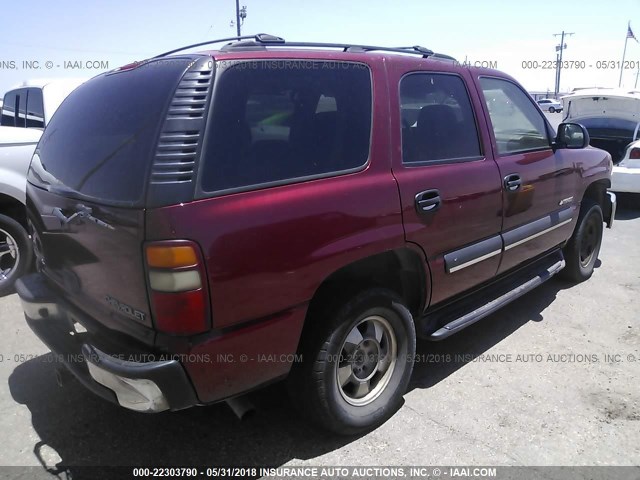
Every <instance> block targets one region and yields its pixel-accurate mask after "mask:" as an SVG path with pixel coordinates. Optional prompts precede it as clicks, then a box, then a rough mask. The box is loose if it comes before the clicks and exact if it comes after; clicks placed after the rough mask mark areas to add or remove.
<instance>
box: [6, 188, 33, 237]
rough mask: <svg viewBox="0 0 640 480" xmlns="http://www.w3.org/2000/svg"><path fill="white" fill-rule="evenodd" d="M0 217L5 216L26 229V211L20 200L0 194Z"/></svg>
mask: <svg viewBox="0 0 640 480" xmlns="http://www.w3.org/2000/svg"><path fill="white" fill-rule="evenodd" d="M0 215H6V216H7V217H10V218H13V219H14V220H15V221H17V222H18V223H20V225H22V227H23V228H24V229H25V230H26V229H27V209H26V207H25V205H24V203H22V202H21V201H20V200H18V199H17V198H15V197H12V196H10V195H7V194H5V193H0Z"/></svg>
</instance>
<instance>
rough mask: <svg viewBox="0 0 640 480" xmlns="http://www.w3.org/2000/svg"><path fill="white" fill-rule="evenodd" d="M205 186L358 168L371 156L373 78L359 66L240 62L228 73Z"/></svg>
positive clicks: (222, 81) (218, 98) (212, 130)
mask: <svg viewBox="0 0 640 480" xmlns="http://www.w3.org/2000/svg"><path fill="white" fill-rule="evenodd" d="M217 83H218V84H217V86H216V89H215V98H214V103H213V118H212V120H213V121H212V124H211V126H210V127H209V134H210V135H211V138H210V141H209V143H208V147H207V153H206V158H205V164H204V170H203V174H202V188H203V190H205V191H217V190H226V189H231V188H239V187H245V186H249V185H258V184H266V183H270V182H280V181H286V180H290V179H299V178H303V177H309V176H313V175H321V174H328V173H331V172H341V171H345V170H351V169H354V168H357V167H360V166H362V165H364V164H365V163H366V161H367V158H368V156H369V136H370V130H371V77H370V74H369V70H368V68H366V67H364V66H362V65H359V64H349V63H334V62H331V63H327V62H312V61H307V60H305V61H300V62H296V61H293V60H291V61H290V60H287V61H266V62H251V63H239V64H236V65H234V66H231V67H229V68H228V69H226V71H224V72H223V73H221V75H220V76H219V79H218V80H217Z"/></svg>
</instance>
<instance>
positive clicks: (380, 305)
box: [289, 289, 416, 435]
mask: <svg viewBox="0 0 640 480" xmlns="http://www.w3.org/2000/svg"><path fill="white" fill-rule="evenodd" d="M333 312H334V314H333V315H329V317H328V318H327V317H325V318H322V317H316V318H310V319H309V321H314V322H326V323H323V324H322V325H321V326H319V327H318V328H317V329H316V331H315V332H309V333H312V336H313V340H312V341H310V342H307V348H305V349H303V352H302V354H303V362H302V363H301V364H299V365H296V366H295V367H294V371H292V374H291V377H290V379H289V392H290V394H291V396H292V399H293V401H294V403H296V404H297V406H298V407H299V409H300V410H301V411H302V412H303V413H306V414H308V415H309V416H310V419H311V420H312V421H314V422H315V423H316V424H317V425H319V426H321V427H323V428H326V429H328V430H331V431H333V432H336V433H340V434H347V435H350V434H358V433H362V432H365V431H367V430H370V429H372V428H375V427H377V426H379V425H381V424H382V423H384V422H385V421H386V420H387V419H388V418H389V417H391V416H392V415H393V414H394V413H395V412H396V410H397V409H398V408H399V407H400V405H401V403H402V396H403V395H404V393H405V391H406V389H407V385H408V383H409V379H410V377H411V372H412V371H413V361H414V356H415V351H416V335H415V327H414V324H413V319H412V316H411V313H410V312H409V310H408V309H407V308H406V307H405V306H404V305H403V302H402V300H401V299H399V298H398V297H397V295H395V294H394V293H393V292H391V291H389V290H385V289H371V290H367V291H365V292H363V293H360V294H358V295H356V296H355V297H354V298H353V299H352V300H351V301H349V302H348V303H346V304H344V305H342V306H339V307H338V308H336V309H334V310H333Z"/></svg>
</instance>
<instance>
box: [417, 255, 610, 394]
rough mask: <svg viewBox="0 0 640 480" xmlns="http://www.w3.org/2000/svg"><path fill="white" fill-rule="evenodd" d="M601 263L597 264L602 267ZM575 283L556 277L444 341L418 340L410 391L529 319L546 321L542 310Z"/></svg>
mask: <svg viewBox="0 0 640 480" xmlns="http://www.w3.org/2000/svg"><path fill="white" fill-rule="evenodd" d="M599 266H600V265H596V267H599ZM571 286H572V284H571V283H568V282H564V281H562V280H560V279H556V278H553V279H551V280H550V281H548V282H546V283H544V284H543V285H541V286H540V287H538V288H536V289H535V290H533V291H532V292H529V293H527V294H526V295H524V296H522V297H520V298H519V299H517V300H515V301H514V302H512V303H511V304H509V305H507V306H506V307H504V308H502V309H501V310H499V311H497V312H495V313H494V314H492V315H490V316H488V317H487V318H484V319H482V320H480V321H479V322H478V323H475V324H474V325H471V326H469V327H467V328H466V329H464V330H462V331H461V332H459V333H457V334H455V335H452V336H451V337H449V338H447V339H445V340H443V341H440V342H430V341H428V340H418V346H417V353H418V355H417V358H416V364H415V366H414V370H413V376H412V378H411V383H410V385H409V390H413V389H415V388H429V387H432V386H434V385H436V384H437V383H438V382H440V381H442V380H443V379H445V378H447V377H448V376H449V375H451V374H452V373H454V372H455V371H456V370H458V369H460V368H462V367H464V366H465V365H466V364H467V363H470V362H472V361H474V359H476V358H478V357H479V356H480V355H482V354H484V353H485V352H486V351H487V350H489V349H490V348H491V347H493V346H494V345H497V344H498V343H500V342H501V341H502V340H504V339H505V338H507V337H508V336H509V335H511V334H512V333H514V332H515V331H516V330H518V329H519V328H520V327H521V326H523V325H524V324H526V323H528V322H541V321H543V320H544V317H543V315H542V312H543V311H544V309H545V308H547V307H548V306H549V305H551V303H552V302H553V301H554V300H555V298H556V295H557V294H558V292H559V291H561V290H564V289H566V288H570V287H571Z"/></svg>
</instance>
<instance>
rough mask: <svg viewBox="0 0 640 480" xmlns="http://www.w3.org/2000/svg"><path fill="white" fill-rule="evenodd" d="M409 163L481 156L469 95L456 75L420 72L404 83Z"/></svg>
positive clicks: (404, 156)
mask: <svg viewBox="0 0 640 480" xmlns="http://www.w3.org/2000/svg"><path fill="white" fill-rule="evenodd" d="M400 114H401V118H402V159H403V161H404V162H405V163H413V162H425V161H432V160H450V159H456V158H473V157H478V156H480V144H479V142H478V131H477V129H476V122H475V117H474V115H473V110H472V108H471V102H470V100H469V95H468V94H467V90H466V88H465V86H464V82H463V81H462V79H461V78H460V77H458V76H456V75H446V74H430V73H429V74H427V73H418V74H412V75H409V76H407V77H404V78H403V79H402V81H401V83H400Z"/></svg>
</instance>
